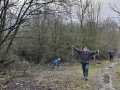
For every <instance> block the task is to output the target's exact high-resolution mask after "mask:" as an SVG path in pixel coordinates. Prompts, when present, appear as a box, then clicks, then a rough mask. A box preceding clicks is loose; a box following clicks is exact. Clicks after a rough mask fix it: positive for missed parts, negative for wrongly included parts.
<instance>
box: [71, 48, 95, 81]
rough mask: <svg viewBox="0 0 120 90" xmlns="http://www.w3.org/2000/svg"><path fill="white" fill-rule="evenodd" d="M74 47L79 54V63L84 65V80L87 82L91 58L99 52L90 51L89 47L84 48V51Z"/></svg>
mask: <svg viewBox="0 0 120 90" xmlns="http://www.w3.org/2000/svg"><path fill="white" fill-rule="evenodd" d="M72 47H73V49H74V50H75V51H76V52H77V53H78V54H79V61H80V63H81V65H82V70H83V75H84V79H85V80H86V81H87V80H88V69H89V61H90V57H91V56H93V55H95V53H96V52H97V51H89V50H88V48H87V46H84V47H83V50H79V49H78V48H76V47H74V46H72Z"/></svg>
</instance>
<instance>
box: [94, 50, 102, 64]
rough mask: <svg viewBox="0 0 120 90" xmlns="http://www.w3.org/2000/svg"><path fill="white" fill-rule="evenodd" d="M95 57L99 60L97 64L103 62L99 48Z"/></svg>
mask: <svg viewBox="0 0 120 90" xmlns="http://www.w3.org/2000/svg"><path fill="white" fill-rule="evenodd" d="M95 58H96V60H97V61H98V62H97V64H101V62H100V60H101V56H100V53H99V50H98V51H97V52H96V54H95Z"/></svg>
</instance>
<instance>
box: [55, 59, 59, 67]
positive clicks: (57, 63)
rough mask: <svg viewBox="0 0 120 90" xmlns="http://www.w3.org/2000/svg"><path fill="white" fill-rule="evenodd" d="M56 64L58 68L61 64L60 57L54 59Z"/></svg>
mask: <svg viewBox="0 0 120 90" xmlns="http://www.w3.org/2000/svg"><path fill="white" fill-rule="evenodd" d="M54 65H55V67H56V68H58V66H59V65H60V58H58V59H56V60H54Z"/></svg>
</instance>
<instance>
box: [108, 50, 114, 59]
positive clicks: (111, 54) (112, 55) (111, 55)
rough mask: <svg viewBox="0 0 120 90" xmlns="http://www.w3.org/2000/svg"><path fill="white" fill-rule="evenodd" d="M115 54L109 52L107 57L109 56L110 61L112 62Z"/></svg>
mask: <svg viewBox="0 0 120 90" xmlns="http://www.w3.org/2000/svg"><path fill="white" fill-rule="evenodd" d="M114 55H115V53H114V52H113V51H110V52H109V56H110V61H113V57H114Z"/></svg>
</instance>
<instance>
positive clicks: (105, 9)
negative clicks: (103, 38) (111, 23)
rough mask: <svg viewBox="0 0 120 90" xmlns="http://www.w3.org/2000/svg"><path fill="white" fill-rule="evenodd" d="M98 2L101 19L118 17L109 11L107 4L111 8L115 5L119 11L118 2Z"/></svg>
mask: <svg viewBox="0 0 120 90" xmlns="http://www.w3.org/2000/svg"><path fill="white" fill-rule="evenodd" d="M99 1H100V2H101V4H102V11H101V16H102V17H103V18H107V17H118V15H117V14H116V13H115V12H114V11H112V10H111V9H110V6H109V4H108V3H110V4H111V5H112V6H113V5H116V6H117V7H118V8H119V10H120V0H99Z"/></svg>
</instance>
